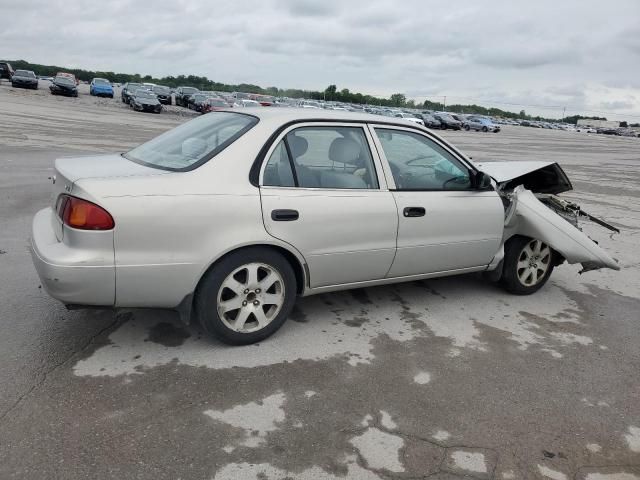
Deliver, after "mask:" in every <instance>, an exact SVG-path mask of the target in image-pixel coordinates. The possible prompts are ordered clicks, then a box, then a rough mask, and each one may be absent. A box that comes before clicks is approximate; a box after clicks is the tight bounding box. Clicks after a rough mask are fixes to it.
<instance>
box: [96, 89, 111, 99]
mask: <svg viewBox="0 0 640 480" xmlns="http://www.w3.org/2000/svg"><path fill="white" fill-rule="evenodd" d="M92 92H93V94H94V95H95V96H96V97H113V90H96V89H93V91H92Z"/></svg>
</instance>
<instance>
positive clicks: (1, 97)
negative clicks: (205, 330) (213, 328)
mask: <svg viewBox="0 0 640 480" xmlns="http://www.w3.org/2000/svg"><path fill="white" fill-rule="evenodd" d="M36 93H37V92H28V91H18V92H14V91H13V90H12V89H11V88H10V87H8V86H7V84H6V83H3V84H0V104H1V105H2V106H3V107H2V108H3V116H1V117H0V173H1V175H0V199H1V201H0V226H1V228H0V299H1V301H0V322H1V323H2V327H3V335H2V336H1V337H0V363H1V364H2V366H3V368H2V369H1V370H0V385H1V388H0V478H3V479H4V478H18V479H32V478H64V479H80V478H114V479H116V478H117V479H121V478H139V479H165V478H166V479H178V478H180V479H215V480H223V479H234V480H236V479H251V480H253V479H256V480H266V479H271V480H274V479H280V480H284V479H314V480H315V479H320V480H333V479H340V478H349V479H371V480H375V479H417V478H430V479H437V480H454V479H462V478H475V479H505V480H509V479H551V480H556V479H557V480H564V479H566V480H569V479H575V480H640V347H639V345H640V342H639V340H640V333H639V328H638V327H639V326H640V320H639V316H638V311H640V275H639V266H640V262H638V256H637V245H638V232H639V231H640V190H639V187H640V176H639V173H640V166H639V165H640V153H639V152H640V141H639V140H638V139H631V138H611V137H603V136H599V135H588V134H578V133H569V132H558V131H546V130H537V129H528V128H524V127H512V128H509V127H505V129H504V131H503V132H501V133H500V134H497V135H493V134H483V133H466V132H447V133H445V134H444V135H445V136H446V137H447V138H449V139H450V140H451V141H452V142H453V143H454V144H455V145H457V146H459V147H460V148H461V149H462V150H463V151H465V152H467V153H468V154H470V155H472V156H473V157H474V159H475V160H479V161H480V160H501V159H515V160H531V159H544V160H549V159H554V160H556V161H558V162H559V163H560V164H561V165H562V166H563V167H564V168H565V170H566V171H567V173H568V175H569V177H570V178H571V180H572V182H573V184H574V188H575V190H574V191H573V192H569V193H568V194H566V195H564V196H566V197H567V198H569V199H571V200H574V201H577V202H578V203H580V204H581V205H582V206H583V208H584V209H585V210H586V211H588V212H589V213H592V214H594V215H596V216H602V217H603V218H605V219H606V220H609V221H611V222H612V223H614V224H615V225H616V226H618V227H619V228H621V230H622V233H621V234H620V235H615V236H609V235H608V234H607V233H606V232H605V231H604V230H602V229H599V228H595V227H592V226H586V227H585V231H587V233H589V234H590V235H591V236H592V237H593V238H596V239H597V240H598V241H599V242H600V243H601V245H602V246H603V247H604V248H605V249H607V250H609V251H610V252H611V253H612V255H613V256H615V257H617V258H619V259H620V261H621V262H622V264H623V269H622V270H621V271H620V272H613V271H602V272H589V273H587V274H584V275H578V273H577V272H578V270H579V267H574V266H566V265H564V266H561V267H559V268H558V269H557V270H556V271H555V272H554V274H553V276H552V278H551V281H550V282H549V284H548V285H547V286H546V287H545V288H543V289H542V290H541V291H540V292H539V293H537V294H536V295H533V296H530V297H515V296H511V295H508V294H506V293H505V292H503V291H502V290H500V289H499V288H496V287H495V286H493V285H491V284H488V283H486V282H484V281H483V280H482V278H480V277H479V276H476V275H466V276H460V277H449V278H443V279H437V280H429V281H422V282H411V283H407V284H400V285H393V286H387V287H376V288H368V289H362V290H355V291H351V292H340V293H335V294H326V295H320V296H316V297H308V298H304V299H300V300H299V301H298V303H297V306H296V309H295V310H294V313H293V314H292V316H291V318H290V319H289V321H288V322H287V323H286V324H285V326H284V327H283V328H282V330H281V331H280V332H278V333H277V334H276V335H274V336H273V337H272V338H270V339H268V340H267V341H265V342H263V343H261V344H259V345H255V346H248V347H229V346H226V345H222V344H219V343H217V342H215V341H212V340H209V339H208V338H206V337H204V336H203V334H202V333H201V332H200V331H199V329H198V328H196V327H195V326H190V327H184V326H182V325H180V323H179V322H178V321H177V318H176V316H175V314H173V313H171V312H164V311H150V310H149V311H142V310H139V311H128V312H121V313H118V314H114V313H112V312H107V311H67V310H65V309H64V307H62V306H61V305H59V304H58V303H57V302H55V301H53V300H52V299H50V298H49V297H48V296H47V295H46V294H45V293H44V292H43V291H42V290H41V289H40V288H39V283H38V280H37V276H36V274H35V271H34V269H33V267H32V265H31V260H30V257H29V253H28V251H27V238H28V236H29V227H30V221H31V218H32V216H33V214H34V213H35V212H36V211H37V210H38V209H39V208H42V207H43V206H44V205H46V204H47V203H48V202H49V197H50V193H49V191H50V190H49V189H50V181H49V180H47V176H48V175H49V174H50V169H51V166H52V161H53V159H54V158H56V157H57V156H62V155H73V154H77V153H82V152H87V153H89V152H113V151H122V150H123V149H126V148H128V147H130V146H132V145H134V144H136V143H139V142H141V141H143V140H145V139H147V138H150V137H153V136H154V135H156V134H158V133H160V132H162V131H163V130H166V129H167V128H170V127H171V126H173V125H176V124H178V123H180V122H182V121H184V120H185V117H182V116H180V115H173V114H171V112H169V113H167V115H161V116H150V115H145V114H138V113H134V112H130V111H129V110H128V109H126V108H123V107H122V105H121V104H120V103H119V102H118V101H117V100H115V101H113V102H110V101H107V100H103V99H100V100H97V99H94V98H92V97H89V96H88V95H83V94H82V92H81V95H80V97H79V98H78V99H61V98H57V97H55V98H51V97H48V96H45V95H41V94H39V93H38V94H36ZM149 117H151V120H149ZM65 118H69V119H71V121H70V122H69V124H68V125H66V128H63V129H61V128H59V122H60V119H65ZM103 132H106V133H103Z"/></svg>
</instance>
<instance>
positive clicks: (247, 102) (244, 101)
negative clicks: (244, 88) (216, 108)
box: [233, 98, 262, 108]
mask: <svg viewBox="0 0 640 480" xmlns="http://www.w3.org/2000/svg"><path fill="white" fill-rule="evenodd" d="M233 106H234V107H252V108H253V107H262V105H260V102H256V101H255V100H248V99H246V98H243V99H241V100H236V101H235V102H234V104H233Z"/></svg>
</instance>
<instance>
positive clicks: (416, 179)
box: [373, 126, 504, 277]
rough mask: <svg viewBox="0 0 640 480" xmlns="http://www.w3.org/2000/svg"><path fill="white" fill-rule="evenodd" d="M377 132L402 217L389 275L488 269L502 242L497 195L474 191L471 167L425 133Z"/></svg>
mask: <svg viewBox="0 0 640 480" xmlns="http://www.w3.org/2000/svg"><path fill="white" fill-rule="evenodd" d="M373 131H374V132H375V136H376V145H377V147H378V149H379V150H381V156H382V157H383V161H384V160H385V159H386V165H387V166H388V167H389V170H390V173H391V176H392V177H393V180H394V183H395V188H393V189H392V190H393V192H392V193H393V196H394V198H395V201H396V204H397V208H398V216H399V226H398V242H397V247H398V250H397V253H396V257H395V260H394V262H393V265H392V267H391V270H390V271H389V274H388V276H389V277H400V276H406V275H420V274H427V273H437V272H447V271H453V272H454V271H456V270H465V269H472V268H477V267H482V266H486V265H488V264H489V262H490V261H491V259H492V258H493V257H494V255H495V254H496V253H497V252H498V249H499V248H500V243H501V241H502V230H503V224H504V208H503V205H502V201H501V200H500V197H499V196H498V194H497V193H496V192H495V191H493V190H490V191H479V190H476V189H474V188H472V185H471V174H470V168H469V167H468V166H467V165H465V163H464V162H463V161H462V160H461V159H459V158H457V157H456V155H455V154H454V153H453V152H452V151H450V150H448V149H447V148H446V147H445V145H444V144H440V143H439V142H437V141H436V140H435V139H432V138H430V137H428V136H427V135H426V134H422V133H421V132H417V131H409V130H405V129H402V128H394V127H386V126H385V127H375V128H374V129H373ZM390 188H391V187H390Z"/></svg>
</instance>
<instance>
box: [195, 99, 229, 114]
mask: <svg viewBox="0 0 640 480" xmlns="http://www.w3.org/2000/svg"><path fill="white" fill-rule="evenodd" d="M225 108H229V104H228V103H227V102H226V101H225V100H224V99H222V98H217V97H209V98H207V99H206V100H205V101H204V103H203V104H202V109H201V110H200V111H201V112H202V113H209V112H214V111H216V110H222V109H225Z"/></svg>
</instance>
